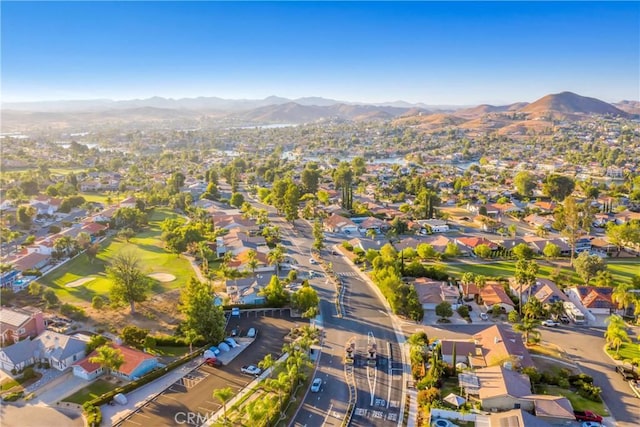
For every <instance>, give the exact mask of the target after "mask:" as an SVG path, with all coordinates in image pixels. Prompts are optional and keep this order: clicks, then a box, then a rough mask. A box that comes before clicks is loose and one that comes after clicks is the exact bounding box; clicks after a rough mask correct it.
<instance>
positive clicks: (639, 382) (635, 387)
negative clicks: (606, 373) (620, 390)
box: [616, 365, 640, 397]
mask: <svg viewBox="0 0 640 427" xmlns="http://www.w3.org/2000/svg"><path fill="white" fill-rule="evenodd" d="M616 372H617V373H619V374H620V375H622V378H623V379H624V380H625V381H627V382H628V383H629V386H630V387H631V391H633V394H635V395H636V396H637V397H640V374H638V372H636V370H635V369H634V368H633V367H627V366H624V365H616Z"/></svg>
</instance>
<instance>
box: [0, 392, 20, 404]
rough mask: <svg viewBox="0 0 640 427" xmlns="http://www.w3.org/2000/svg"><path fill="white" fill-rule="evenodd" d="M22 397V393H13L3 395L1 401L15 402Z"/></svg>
mask: <svg viewBox="0 0 640 427" xmlns="http://www.w3.org/2000/svg"><path fill="white" fill-rule="evenodd" d="M22 396H24V392H23V391H16V392H13V393H8V394H5V395H4V397H3V398H2V400H4V401H5V402H15V401H16V400H18V399H21V398H22Z"/></svg>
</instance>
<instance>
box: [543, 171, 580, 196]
mask: <svg viewBox="0 0 640 427" xmlns="http://www.w3.org/2000/svg"><path fill="white" fill-rule="evenodd" d="M575 187H576V183H575V181H574V180H573V179H571V178H569V177H567V176H564V175H558V174H551V175H549V176H547V179H546V181H545V183H544V184H543V186H542V192H543V193H544V194H545V195H547V196H549V197H551V198H552V199H554V200H557V201H559V202H561V201H563V200H564V199H565V198H566V197H567V196H569V195H570V194H571V193H573V190H574V189H575Z"/></svg>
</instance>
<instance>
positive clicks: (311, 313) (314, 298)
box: [291, 280, 320, 318]
mask: <svg viewBox="0 0 640 427" xmlns="http://www.w3.org/2000/svg"><path fill="white" fill-rule="evenodd" d="M318 304H320V298H319V297H318V293H317V292H316V290H315V289H313V288H312V287H311V286H309V282H308V281H306V280H305V281H304V282H303V283H302V287H301V288H300V289H298V290H297V291H296V292H294V293H293V294H292V295H291V306H292V307H293V308H295V309H296V310H298V311H299V312H300V313H302V317H305V318H311V317H315V316H316V315H317V314H318Z"/></svg>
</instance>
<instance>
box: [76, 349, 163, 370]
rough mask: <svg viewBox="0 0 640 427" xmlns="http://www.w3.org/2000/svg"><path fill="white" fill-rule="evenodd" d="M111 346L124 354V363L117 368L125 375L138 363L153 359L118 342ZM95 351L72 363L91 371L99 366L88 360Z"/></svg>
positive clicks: (153, 357)
mask: <svg viewBox="0 0 640 427" xmlns="http://www.w3.org/2000/svg"><path fill="white" fill-rule="evenodd" d="M110 345H111V347H113V348H116V349H118V350H120V351H121V352H122V355H123V356H124V363H123V364H122V366H120V369H118V372H121V373H123V374H125V375H131V373H132V372H133V371H134V370H135V369H136V368H137V367H138V366H139V365H140V363H142V362H144V361H145V360H148V359H155V358H156V357H155V356H152V355H150V354H147V353H143V352H142V351H140V350H136V349H133V348H130V347H125V346H123V345H118V344H113V343H112V344H110ZM96 354H97V353H96V351H95V350H94V351H92V352H91V354H90V355H88V356H87V357H85V358H84V359H82V360H80V361H79V362H76V363H74V365H77V366H82V368H83V369H84V370H85V371H87V372H93V371H95V370H96V369H98V368H99V367H100V365H99V364H97V363H92V362H90V361H89V359H91V358H92V357H94V356H95V355H96Z"/></svg>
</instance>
